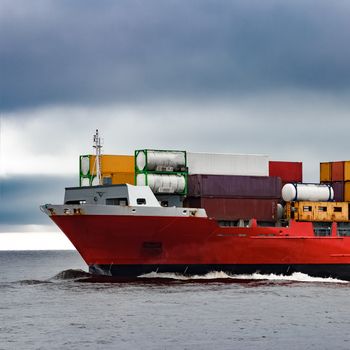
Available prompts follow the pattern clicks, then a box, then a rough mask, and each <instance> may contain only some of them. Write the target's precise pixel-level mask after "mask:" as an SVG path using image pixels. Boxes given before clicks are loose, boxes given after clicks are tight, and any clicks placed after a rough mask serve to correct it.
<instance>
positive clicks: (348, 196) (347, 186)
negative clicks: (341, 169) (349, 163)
mask: <svg viewBox="0 0 350 350" xmlns="http://www.w3.org/2000/svg"><path fill="white" fill-rule="evenodd" d="M344 201H345V202H350V181H347V182H345V183H344Z"/></svg>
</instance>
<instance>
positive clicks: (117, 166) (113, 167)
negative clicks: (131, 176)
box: [90, 154, 135, 175]
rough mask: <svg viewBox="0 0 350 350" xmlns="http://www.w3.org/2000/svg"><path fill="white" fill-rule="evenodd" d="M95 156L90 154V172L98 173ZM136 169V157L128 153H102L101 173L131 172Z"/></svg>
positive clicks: (92, 173)
mask: <svg viewBox="0 0 350 350" xmlns="http://www.w3.org/2000/svg"><path fill="white" fill-rule="evenodd" d="M95 158H96V157H95V156H94V155H91V156H90V173H91V175H96V169H95ZM134 171H135V158H134V156H128V155H108V154H103V155H101V173H102V174H111V173H130V172H134Z"/></svg>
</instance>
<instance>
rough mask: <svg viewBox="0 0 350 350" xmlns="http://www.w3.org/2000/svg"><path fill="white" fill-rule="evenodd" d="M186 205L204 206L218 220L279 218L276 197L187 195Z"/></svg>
mask: <svg viewBox="0 0 350 350" xmlns="http://www.w3.org/2000/svg"><path fill="white" fill-rule="evenodd" d="M184 206H185V207H192V208H204V209H205V210H206V212H207V215H208V217H210V218H213V219H216V220H239V219H243V220H249V219H256V220H260V221H276V220H277V200H276V199H236V198H204V197H201V198H193V197H187V198H186V200H185V202H184Z"/></svg>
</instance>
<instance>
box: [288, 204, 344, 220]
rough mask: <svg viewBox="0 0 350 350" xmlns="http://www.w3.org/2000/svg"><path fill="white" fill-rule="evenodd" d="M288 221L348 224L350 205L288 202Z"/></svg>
mask: <svg viewBox="0 0 350 350" xmlns="http://www.w3.org/2000/svg"><path fill="white" fill-rule="evenodd" d="M285 213H286V216H287V219H295V220H298V221H312V222H318V221H323V222H331V221H336V222H348V221H349V205H348V203H344V202H304V201H301V202H288V203H287V204H286V207H285Z"/></svg>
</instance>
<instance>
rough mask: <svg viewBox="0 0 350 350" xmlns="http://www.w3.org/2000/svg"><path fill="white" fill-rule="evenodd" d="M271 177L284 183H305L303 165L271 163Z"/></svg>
mask: <svg viewBox="0 0 350 350" xmlns="http://www.w3.org/2000/svg"><path fill="white" fill-rule="evenodd" d="M269 176H277V177H280V178H281V180H282V182H283V183H288V182H303V163H302V162H280V161H270V162H269Z"/></svg>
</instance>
